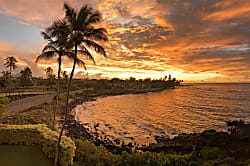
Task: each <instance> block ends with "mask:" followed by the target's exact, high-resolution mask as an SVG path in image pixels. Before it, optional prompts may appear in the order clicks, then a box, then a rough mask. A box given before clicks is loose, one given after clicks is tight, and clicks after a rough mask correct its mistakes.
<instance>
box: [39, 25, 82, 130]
mask: <svg viewBox="0 0 250 166" xmlns="http://www.w3.org/2000/svg"><path fill="white" fill-rule="evenodd" d="M41 34H42V36H43V38H44V39H45V40H48V41H49V43H48V44H47V45H46V46H45V47H44V48H43V50H42V53H41V55H39V56H38V57H37V58H36V63H37V62H38V61H39V60H41V59H45V60H48V59H52V58H54V57H57V62H58V71H57V93H56V101H55V103H54V108H53V120H52V128H54V126H55V113H56V106H57V103H58V98H59V95H60V73H61V65H62V57H63V56H66V57H67V58H69V59H71V60H73V59H74V52H73V51H72V50H71V47H72V46H71V45H70V43H68V42H67V36H68V34H69V29H68V27H67V25H66V22H65V21H61V20H57V21H54V23H53V24H52V25H51V26H50V27H48V28H47V29H46V30H45V32H42V33H41ZM76 63H77V64H78V65H79V66H84V62H83V61H81V60H80V59H79V58H77V60H76ZM51 76H53V75H49V81H51V80H52V79H53V77H51ZM50 83H51V82H50ZM49 85H50V84H49Z"/></svg>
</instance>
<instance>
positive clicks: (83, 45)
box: [54, 3, 108, 165]
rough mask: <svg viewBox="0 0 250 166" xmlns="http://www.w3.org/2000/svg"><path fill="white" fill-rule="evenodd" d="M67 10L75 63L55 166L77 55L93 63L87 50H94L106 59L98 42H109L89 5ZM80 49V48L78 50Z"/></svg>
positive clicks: (73, 69)
mask: <svg viewBox="0 0 250 166" xmlns="http://www.w3.org/2000/svg"><path fill="white" fill-rule="evenodd" d="M64 9H65V13H66V16H65V20H66V22H67V24H68V28H69V30H70V33H69V35H68V37H69V38H68V42H69V43H72V44H73V48H74V62H73V67H72V71H71V74H70V78H69V81H68V88H67V98H66V104H65V115H64V122H63V125H62V128H61V131H60V134H59V138H58V141H57V148H56V156H55V163H54V164H55V165H57V160H58V147H59V145H60V141H61V136H62V133H63V130H64V127H65V125H66V122H67V118H68V103H69V91H70V87H71V82H72V79H73V75H74V71H75V66H76V62H77V53H80V54H83V55H85V56H87V57H88V58H89V59H91V60H92V61H93V62H95V61H94V58H93V56H92V55H91V53H90V52H89V51H88V49H87V48H89V49H93V50H94V51H95V52H97V53H99V54H101V55H103V56H104V57H106V52H105V49H104V48H103V46H101V45H99V44H98V43H97V42H96V41H107V40H108V37H107V31H106V30H105V29H104V28H97V29H96V28H94V26H93V25H94V24H95V23H99V22H100V21H101V14H100V13H99V12H98V11H94V10H93V9H92V8H90V7H89V6H88V5H83V6H82V7H81V9H80V11H79V12H78V11H76V10H75V9H74V8H72V7H70V6H69V5H68V4H66V3H65V4H64ZM78 48H80V49H79V50H78Z"/></svg>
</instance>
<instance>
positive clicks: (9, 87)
mask: <svg viewBox="0 0 250 166" xmlns="http://www.w3.org/2000/svg"><path fill="white" fill-rule="evenodd" d="M10 91H11V66H10V84H9V96H10Z"/></svg>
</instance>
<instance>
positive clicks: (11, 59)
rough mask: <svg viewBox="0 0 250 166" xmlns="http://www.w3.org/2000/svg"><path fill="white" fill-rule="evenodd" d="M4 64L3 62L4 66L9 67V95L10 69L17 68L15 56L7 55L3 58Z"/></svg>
mask: <svg viewBox="0 0 250 166" xmlns="http://www.w3.org/2000/svg"><path fill="white" fill-rule="evenodd" d="M5 61H6V62H5V64H4V66H5V67H6V68H8V67H9V68H10V82H9V96H10V91H11V71H12V69H13V70H15V69H16V68H17V66H16V62H17V60H16V58H15V57H13V56H9V57H7V58H6V59H5Z"/></svg>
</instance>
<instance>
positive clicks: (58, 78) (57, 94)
mask: <svg viewBox="0 0 250 166" xmlns="http://www.w3.org/2000/svg"><path fill="white" fill-rule="evenodd" d="M61 64H62V56H61V55H59V58H58V74H57V93H56V101H55V103H54V109H53V120H52V129H54V127H55V118H56V106H57V104H58V98H59V95H60V73H61Z"/></svg>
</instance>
